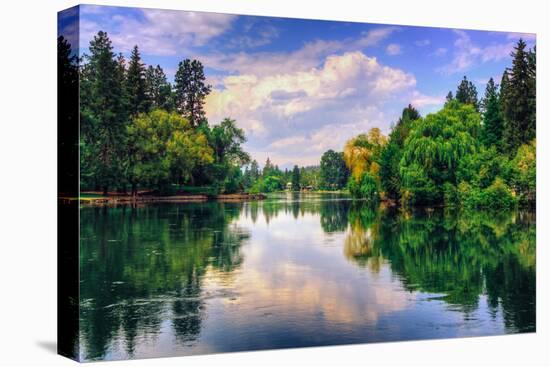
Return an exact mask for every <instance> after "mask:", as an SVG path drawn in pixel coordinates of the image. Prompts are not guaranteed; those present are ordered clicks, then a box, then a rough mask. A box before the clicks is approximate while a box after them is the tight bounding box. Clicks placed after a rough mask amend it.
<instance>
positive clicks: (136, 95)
mask: <svg viewBox="0 0 550 367" xmlns="http://www.w3.org/2000/svg"><path fill="white" fill-rule="evenodd" d="M126 94H127V96H128V111H129V113H130V115H131V116H136V115H137V114H138V113H140V112H147V111H148V110H149V107H150V100H149V98H147V94H146V87H145V66H144V65H143V63H142V62H141V56H140V54H139V49H138V46H137V45H136V46H134V48H133V49H132V53H131V56H130V62H129V63H128V71H127V73H126Z"/></svg>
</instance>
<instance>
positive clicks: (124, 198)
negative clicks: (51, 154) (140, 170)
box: [58, 194, 266, 206]
mask: <svg viewBox="0 0 550 367" xmlns="http://www.w3.org/2000/svg"><path fill="white" fill-rule="evenodd" d="M265 198H266V195H264V194H220V195H204V194H190V195H171V196H153V195H143V196H137V197H132V196H129V195H108V196H97V197H68V196H60V197H59V198H58V200H59V201H60V202H61V203H63V204H70V203H74V202H79V204H81V205H86V206H104V205H127V204H156V203H200V202H206V201H219V202H244V201H257V200H264V199H265Z"/></svg>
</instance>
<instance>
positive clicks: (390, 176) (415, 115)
mask: <svg viewBox="0 0 550 367" xmlns="http://www.w3.org/2000/svg"><path fill="white" fill-rule="evenodd" d="M420 117H421V116H420V113H419V112H418V111H417V110H416V109H415V108H414V107H413V106H412V105H410V104H409V105H408V106H407V107H405V108H404V109H403V111H402V113H401V117H399V119H398V120H397V124H396V125H395V126H394V127H393V129H392V131H391V133H390V137H389V143H388V144H386V145H385V146H384V148H383V149H382V152H381V153H380V173H379V175H380V184H381V187H382V190H383V191H384V194H385V196H386V197H387V198H389V199H393V200H398V199H399V197H400V192H401V177H400V175H399V163H400V161H401V156H402V155H403V147H404V145H405V140H406V139H407V138H408V136H409V132H410V129H411V127H412V124H413V122H414V121H416V120H418V119H420Z"/></svg>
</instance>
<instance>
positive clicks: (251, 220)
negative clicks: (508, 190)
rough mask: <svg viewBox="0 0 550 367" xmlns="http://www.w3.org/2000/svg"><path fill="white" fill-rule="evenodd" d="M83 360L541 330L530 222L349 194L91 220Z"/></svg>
mask: <svg viewBox="0 0 550 367" xmlns="http://www.w3.org/2000/svg"><path fill="white" fill-rule="evenodd" d="M81 236H82V239H81V249H80V262H81V312H80V326H81V331H80V335H79V338H80V353H81V358H82V359H84V360H103V359H106V360H110V359H125V358H142V357H157V356H173V355H190V354H202V353H217V352H230V351H243V350H257V349H268V348H285V347H305V346H319V345H332V344H349V343H367V342H380V341H398V340H414V339H428V338H447V337H463V336H478V335H495V334H505V333H518V332H532V331H535V217H534V214H532V213H525V212H504V213H497V214H495V213H485V212H476V213H464V214H461V215H459V214H456V213H452V212H444V211H442V210H418V211H415V212H408V213H404V212H400V211H397V210H395V209H384V208H372V207H369V206H367V205H365V204H364V203H363V204H361V203H357V202H352V201H350V200H348V199H347V198H346V197H344V196H337V195H320V194H317V195H315V194H308V195H300V194H282V195H277V196H274V197H271V198H270V199H268V200H266V201H263V202H249V203H217V202H208V203H190V204H163V205H156V206H146V207H141V208H130V207H119V208H83V209H82V211H81Z"/></svg>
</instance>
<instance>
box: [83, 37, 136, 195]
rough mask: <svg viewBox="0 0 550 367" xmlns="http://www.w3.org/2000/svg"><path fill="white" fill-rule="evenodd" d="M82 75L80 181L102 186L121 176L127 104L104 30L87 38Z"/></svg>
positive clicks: (121, 77)
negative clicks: (87, 43)
mask: <svg viewBox="0 0 550 367" xmlns="http://www.w3.org/2000/svg"><path fill="white" fill-rule="evenodd" d="M89 49H90V54H89V55H86V56H85V58H86V61H87V62H86V65H85V67H84V68H83V70H82V78H81V89H80V91H81V94H80V96H81V106H82V109H81V114H82V115H81V182H82V183H83V184H84V185H86V184H91V185H93V186H94V187H96V188H101V189H102V190H103V192H104V193H106V192H107V191H108V189H109V187H112V186H113V185H115V184H116V183H118V182H120V178H121V177H124V169H123V168H124V165H123V162H122V159H123V157H125V154H124V153H125V148H126V147H125V141H126V139H125V138H126V134H125V133H126V125H127V122H128V114H127V106H126V103H125V100H124V86H123V84H122V81H123V80H124V74H123V68H122V67H121V65H120V58H119V59H117V58H115V55H114V53H113V46H112V44H111V40H110V39H109V37H108V35H107V33H105V32H103V31H100V32H98V34H97V35H96V36H94V38H93V40H92V41H91V42H90V47H89Z"/></svg>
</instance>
